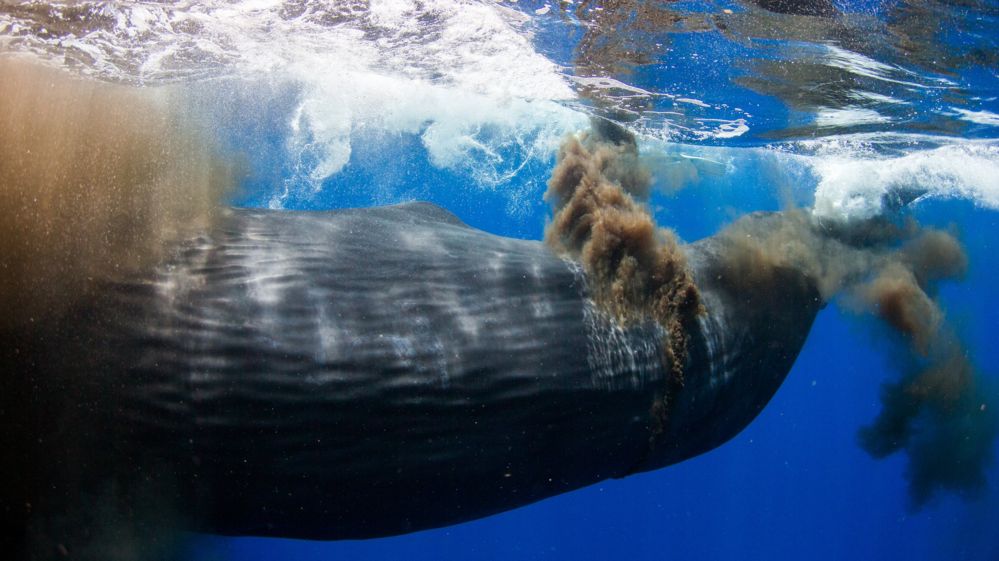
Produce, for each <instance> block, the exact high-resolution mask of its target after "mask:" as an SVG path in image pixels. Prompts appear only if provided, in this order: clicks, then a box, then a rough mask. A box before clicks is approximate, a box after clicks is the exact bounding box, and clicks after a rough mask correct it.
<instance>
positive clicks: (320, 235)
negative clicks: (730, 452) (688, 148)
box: [2, 203, 821, 539]
mask: <svg viewBox="0 0 999 561" xmlns="http://www.w3.org/2000/svg"><path fill="white" fill-rule="evenodd" d="M719 248H720V242H719V241H718V240H717V239H714V238H707V239H705V240H701V241H699V242H697V243H693V244H690V245H688V246H686V247H685V252H686V255H687V260H688V264H689V267H690V268H691V271H692V273H693V276H694V279H695V281H696V283H697V286H698V288H699V290H700V294H701V299H702V302H703V304H704V313H703V314H701V315H700V316H699V317H698V319H697V321H696V329H694V332H693V333H691V334H690V343H689V348H688V353H687V357H686V364H685V365H684V372H685V375H684V380H683V384H682V387H680V388H679V389H678V390H677V391H675V392H674V394H673V395H672V396H671V399H670V401H669V405H668V408H667V409H666V410H665V422H660V423H657V422H656V420H655V418H654V415H653V410H654V409H655V407H656V405H657V403H659V404H660V405H661V402H662V399H663V395H664V391H665V390H666V387H667V385H668V384H669V382H670V381H669V378H668V377H669V371H670V369H669V365H668V364H665V363H664V361H665V359H664V358H663V357H664V355H663V352H662V342H663V337H664V332H663V329H662V328H661V327H660V326H658V325H657V324H655V323H652V322H649V323H641V322H635V323H632V324H629V325H626V326H621V325H619V324H618V323H617V322H616V321H615V320H614V319H613V318H611V317H610V316H608V315H607V314H606V313H604V312H603V311H601V310H600V309H599V308H598V307H597V306H596V305H595V304H594V303H593V301H592V300H591V299H590V289H589V287H588V284H587V278H586V275H585V274H584V273H583V272H582V271H581V270H580V267H579V266H578V265H576V264H574V263H572V262H570V261H567V260H564V259H562V258H560V257H558V256H556V255H555V254H553V253H552V252H551V251H550V250H549V249H548V248H547V247H546V246H545V245H544V244H542V243H541V242H537V241H525V240H518V239H509V238H503V237H498V236H495V235H492V234H489V233H486V232H483V231H480V230H477V229H474V228H471V227H469V226H467V225H465V224H463V223H462V222H461V221H460V220H458V219H457V218H456V217H454V216H453V215H451V214H450V213H448V212H446V211H444V210H443V209H440V208H438V207H436V206H433V205H430V204H426V203H412V204H406V205H398V206H391V207H381V208H373V209H356V210H339V211H330V212H290V211H267V210H246V209H231V210H228V211H226V212H225V214H224V215H223V216H222V217H221V218H220V219H219V222H218V224H217V225H216V226H215V228H214V229H213V230H212V231H211V233H210V234H209V235H205V236H203V237H200V238H197V239H193V240H188V241H186V242H184V243H181V244H178V246H177V247H176V248H175V249H174V250H173V251H172V253H171V256H170V257H169V258H168V259H166V260H164V261H163V262H162V263H161V264H160V265H158V266H157V267H156V268H155V270H151V271H147V272H145V273H143V274H139V275H131V276H128V277H126V278H121V279H115V280H114V281H105V282H102V283H101V284H100V285H99V286H98V288H97V289H95V290H94V291H93V293H92V297H91V298H88V299H87V300H86V301H85V302H81V303H79V304H77V305H76V306H74V307H73V308H72V309H71V310H70V311H69V312H66V313H65V314H63V315H61V316H60V317H59V318H58V319H57V320H52V321H49V322H47V323H46V322H40V323H39V324H37V325H35V327H33V328H31V329H24V330H21V331H19V332H18V333H17V334H8V335H6V336H5V337H6V338H7V339H8V340H7V341H5V348H6V349H7V350H5V351H4V354H3V360H4V365H3V366H4V371H5V375H4V384H5V388H4V390H5V392H4V397H3V416H4V421H5V422H4V427H5V428H4V435H3V443H2V444H3V446H4V447H5V450H7V451H11V453H10V454H7V455H6V457H7V459H5V460H4V463H5V466H4V473H3V494H4V495H3V496H4V499H5V501H6V502H7V503H8V504H11V505H15V506H14V507H13V508H8V509H6V511H5V513H4V516H5V519H6V521H5V525H6V527H7V528H8V529H10V528H14V531H13V533H15V534H16V533H17V532H28V533H31V528H32V526H33V525H36V526H37V525H43V526H44V525H46V524H47V526H46V527H47V528H56V529H55V530H51V529H50V530H47V531H49V532H56V533H57V532H58V528H60V527H62V526H60V525H59V524H58V523H56V522H51V519H52V517H51V516H48V515H46V514H43V513H45V512H74V509H76V511H83V510H87V509H88V508H90V507H89V506H86V505H89V504H91V503H89V502H87V501H90V500H91V499H92V498H93V497H108V496H111V497H112V498H113V499H114V501H117V502H115V504H116V505H122V504H124V505H126V506H125V507H122V508H120V509H119V510H121V511H123V512H126V513H128V515H129V516H131V517H145V519H147V520H150V521H151V522H150V524H155V523H156V519H157V516H163V517H166V516H167V515H166V514H164V513H167V512H169V513H170V514H169V518H170V521H171V523H176V524H178V525H179V526H181V527H183V528H186V529H191V530H196V531H202V532H209V533H217V534H228V535H261V536H283V537H294V538H308V539H342V538H373V537H379V536H388V535H394V534H400V533H406V532H411V531H416V530H421V529H427V528H434V527H440V526H445V525H449V524H455V523H459V522H463V521H468V520H473V519H477V518H481V517H484V516H488V515H491V514H494V513H498V512H502V511H505V510H509V509H513V508H516V507H518V506H522V505H526V504H529V503H532V502H535V501H538V500H541V499H544V498H546V497H551V496H553V495H557V494H560V493H564V492H567V491H571V490H573V489H577V488H580V487H584V486H587V485H591V484H593V483H596V482H598V481H601V480H604V479H607V478H620V477H625V476H628V475H629V474H633V473H637V472H643V471H648V470H653V469H657V468H660V467H663V466H667V465H670V464H673V463H676V462H680V461H683V460H685V459H687V458H690V457H692V456H696V455H698V454H701V453H703V452H706V451H708V450H710V449H712V448H714V447H716V446H718V445H720V444H722V443H723V442H725V441H726V440H728V439H730V438H732V437H733V436H735V435H736V434H737V433H738V432H739V431H740V430H742V429H743V428H744V427H745V426H746V425H747V424H748V423H749V422H750V421H751V420H752V419H753V418H754V417H755V416H756V415H757V414H758V413H759V412H760V411H761V410H762V408H763V407H764V406H765V404H766V403H767V401H768V400H769V399H770V398H771V396H772V395H773V394H774V392H775V391H776V390H777V388H778V387H779V385H780V384H781V382H782V381H783V379H784V377H785V376H786V374H787V372H788V371H789V370H790V368H791V366H792V364H793V363H794V360H795V358H796V356H797V354H798V352H799V350H800V348H801V346H802V345H803V343H804V341H805V338H806V337H807V334H808V331H809V328H810V326H811V323H812V321H813V319H814V317H815V315H816V313H817V311H818V309H819V308H820V306H821V302H820V298H819V295H818V292H817V290H816V287H815V284H814V282H812V281H810V280H809V279H808V278H807V277H805V276H804V275H803V274H801V273H800V272H798V271H796V270H792V269H786V270H780V271H778V274H776V275H775V276H774V281H773V282H772V283H770V284H768V285H766V286H758V287H755V288H753V289H752V290H749V289H746V288H745V286H744V285H743V284H739V283H736V282H734V279H731V278H729V277H727V276H726V274H725V270H724V267H723V265H722V263H721V261H722V260H721V258H720V257H719V255H720V249H719ZM11 349H14V350H11ZM25 504H29V505H30V506H29V507H26V508H22V507H21V505H25ZM143 505H145V506H143ZM151 505H155V507H153V506H151ZM145 507H149V508H145ZM45 520H49V522H44V521H45ZM25 528H27V530H25Z"/></svg>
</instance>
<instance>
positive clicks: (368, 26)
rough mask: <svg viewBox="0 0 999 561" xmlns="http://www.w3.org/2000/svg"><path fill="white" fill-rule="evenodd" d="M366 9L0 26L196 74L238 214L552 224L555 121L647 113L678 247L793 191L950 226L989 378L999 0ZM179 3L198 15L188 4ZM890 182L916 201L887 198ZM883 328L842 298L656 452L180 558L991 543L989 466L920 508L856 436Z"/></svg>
mask: <svg viewBox="0 0 999 561" xmlns="http://www.w3.org/2000/svg"><path fill="white" fill-rule="evenodd" d="M348 4H349V5H350V6H355V4H354V3H334V4H332V5H328V4H326V3H321V2H287V3H281V2H244V3H238V2H237V3H232V4H231V5H230V4H226V3H218V4H217V5H216V4H214V3H207V4H205V6H203V7H198V6H196V5H186V4H185V5H177V6H173V7H170V6H165V5H163V4H160V3H155V2H153V3H141V2H129V3H121V5H120V6H115V5H111V4H106V3H99V2H98V3H84V5H86V6H91V7H92V8H93V10H94V13H95V14H104V15H107V14H113V16H114V17H111V16H109V21H112V23H109V24H107V27H106V28H96V29H97V30H96V31H94V29H95V28H94V27H93V26H89V27H88V26H83V25H82V24H81V28H85V29H83V30H82V31H80V30H77V31H74V32H72V33H68V32H65V31H63V32H62V33H63V35H61V36H59V37H57V39H58V41H55V40H54V39H53V38H52V35H53V34H58V30H56V31H53V32H50V33H48V34H46V33H41V32H39V31H38V25H42V24H44V21H43V19H44V18H58V17H62V16H59V15H58V14H55V13H54V12H46V13H42V12H40V11H27V10H26V11H23V12H18V11H17V10H13V9H10V10H5V11H4V14H5V15H4V18H5V19H0V34H3V37H4V38H5V40H4V43H3V44H4V45H6V48H7V49H11V50H19V49H23V50H31V51H35V52H43V53H48V54H50V55H51V54H52V53H55V54H56V56H55V58H56V59H59V60H65V61H69V60H73V61H75V62H73V63H72V64H70V63H67V65H68V66H71V67H75V68H78V69H80V68H82V72H83V73H86V74H91V75H94V76H97V77H99V78H103V79H111V80H115V81H123V82H127V83H137V84H140V85H144V86H159V85H166V87H172V88H176V89H180V90H182V91H183V92H184V96H185V103H186V104H187V107H188V109H189V111H190V113H191V114H192V115H195V116H196V117H197V119H198V120H199V121H200V122H201V123H202V125H203V126H204V127H205V128H206V129H207V130H210V131H211V132H212V134H213V135H214V137H215V138H216V139H217V140H218V142H219V143H220V145H222V146H224V147H225V149H226V150H227V151H230V152H232V153H234V154H238V155H239V157H240V158H241V159H242V161H244V162H245V167H246V177H245V178H244V180H243V181H242V184H241V185H240V188H239V191H238V192H237V193H236V194H235V195H234V196H233V200H232V201H230V202H231V203H232V204H234V205H236V206H246V207H270V208H281V209H308V210H321V209H332V208H346V207H368V206H374V205H381V204H391V203H398V202H405V201H411V200H427V201H431V202H434V203H436V204H438V205H440V206H442V207H444V208H447V209H449V210H451V211H452V212H454V213H455V214H457V215H458V216H459V217H460V218H461V219H462V220H464V221H465V222H466V223H468V224H469V225H471V226H474V227H476V228H480V229H483V230H485V231H488V232H492V233H495V234H498V235H504V236H512V237H518V238H525V239H541V238H542V236H543V232H544V228H545V226H546V224H547V221H548V220H549V219H550V216H551V210H550V207H549V206H548V204H547V203H546V202H545V200H544V198H543V193H544V190H545V183H546V181H547V179H548V177H549V175H550V173H551V170H552V168H553V167H554V165H555V151H556V148H557V146H558V142H559V141H560V139H561V138H562V137H563V136H564V135H566V134H569V133H572V132H575V131H578V130H582V129H585V128H586V127H587V126H588V119H589V118H590V117H591V116H599V117H603V118H609V119H612V120H614V121H616V122H618V123H620V124H621V125H623V126H625V127H626V128H628V129H629V130H631V131H633V132H634V133H636V134H637V136H638V139H639V143H640V147H641V150H642V154H643V156H644V157H645V159H646V163H647V165H648V166H649V167H650V168H651V170H652V173H653V176H654V177H655V186H654V189H653V194H652V197H651V199H650V201H649V208H650V209H651V210H652V212H653V214H654V216H655V218H656V220H657V221H658V223H659V224H661V225H663V226H668V227H670V228H672V229H674V230H675V231H676V232H677V234H678V235H679V236H680V237H681V238H682V239H684V240H687V241H693V240H697V239H699V238H701V237H703V236H707V235H710V234H712V233H714V232H716V231H717V230H718V229H719V228H721V227H722V226H724V225H726V224H729V223H731V222H732V221H733V220H734V219H736V218H737V217H739V216H742V215H744V214H746V213H748V212H752V211H756V210H779V209H782V208H787V207H788V206H801V207H805V208H813V209H815V210H814V211H815V212H817V213H825V214H826V215H828V216H836V217H840V218H846V219H850V218H853V217H867V216H871V215H878V214H890V213H896V214H898V215H904V216H907V217H911V218H915V219H917V220H918V221H919V222H921V223H923V224H926V225H933V226H938V227H941V228H951V229H953V231H955V232H956V233H957V235H958V237H959V239H960V240H961V242H962V243H963V244H964V247H965V249H966V251H967V254H968V260H969V268H968V271H967V273H966V275H965V276H964V278H962V279H960V280H957V281H947V282H945V283H943V284H942V285H941V286H940V289H939V293H938V294H937V295H936V296H937V298H938V299H939V302H940V304H941V306H942V308H943V309H944V310H945V312H946V315H947V318H948V320H949V322H950V323H951V324H952V325H953V326H954V327H955V329H956V331H957V332H958V335H959V336H960V338H961V339H962V341H963V342H964V344H965V346H966V349H967V352H968V354H969V356H970V357H971V361H972V363H973V364H974V365H975V366H976V367H977V368H978V369H980V370H981V371H982V372H983V375H984V376H985V377H986V378H988V379H991V380H993V381H996V382H999V346H997V345H996V341H995V333H996V332H997V331H999V319H997V318H999V301H997V300H999V294H997V291H996V286H995V283H994V280H993V279H994V276H995V274H996V272H997V271H999V252H997V251H996V249H997V248H996V244H997V243H999V212H997V210H999V55H997V54H996V53H997V52H999V6H997V5H996V4H995V3H994V2H990V1H988V0H967V1H963V2H956V1H955V2H948V1H936V0H874V1H866V0H865V1H856V2H851V1H848V0H840V1H836V2H818V1H816V2H794V1H790V0H789V1H787V2H780V1H771V2H765V1H760V2H749V1H745V2H736V1H732V2H705V1H678V2H665V3H659V2H576V3H573V2H568V1H566V2H561V3H555V2H541V1H534V2H528V1H525V0H521V1H520V2H492V1H483V2H456V3H450V2H430V3H419V2H413V3H407V2H400V3H396V4H393V3H386V2H371V3H364V2H361V3H356V6H355V7H354V8H350V9H349V10H348V9H347V7H346V6H348ZM355 8H356V9H355ZM102 10H103V11H102ZM282 10H283V11H282ZM286 12H294V14H297V15H292V16H286V15H281V14H284V13H286ZM39 14H41V15H39ZM190 14H194V16H191V15H190ZM332 15H335V16H337V17H331V16H332ZM324 16H326V17H327V19H323V17H324ZM185 18H188V20H189V21H198V22H200V23H199V25H200V26H201V27H200V28H198V29H200V31H194V32H190V31H184V30H183V29H186V28H181V27H180V26H177V25H174V24H175V23H176V22H177V21H181V20H185ZM39 21H42V24H38V22H39ZM95 21H96V16H95ZM101 21H103V20H101ZM330 22H332V23H330ZM48 27H52V25H49V26H48ZM128 30H132V31H133V32H132V33H129V32H128ZM66 33H68V35H67V34H66ZM185 33H187V34H188V35H184V34H185ZM185 49H187V50H185ZM74 53H75V54H74ZM79 53H84V54H85V55H86V56H83V55H80V54H79ZM74 57H76V58H74ZM81 61H82V62H81ZM164 61H165V62H164ZM896 192H911V193H914V196H913V197H911V200H907V201H906V202H905V204H903V205H901V208H889V206H888V205H887V203H886V202H885V201H887V200H888V197H886V195H890V194H892V193H896ZM893 337H895V336H894V335H892V334H891V333H889V332H888V331H887V330H886V329H885V328H884V327H883V326H881V325H879V324H878V323H877V322H875V321H874V320H872V319H871V318H870V317H866V316H862V315H857V314H855V313H852V312H850V311H847V310H846V309H844V307H843V306H840V305H839V303H837V302H834V303H832V304H830V305H829V306H828V307H827V308H826V309H824V310H823V311H822V312H821V313H820V315H819V317H818V320H817V321H816V323H815V325H814V326H813V328H812V332H811V334H810V336H809V339H808V342H807V344H806V346H805V348H804V350H803V351H802V353H801V355H800V356H799V358H798V360H797V362H796V364H795V366H794V368H793V370H792V371H791V373H790V374H789V375H788V377H787V380H786V381H785V382H784V384H783V386H782V387H781V389H780V390H779V391H778V393H777V394H776V396H775V397H774V398H773V400H772V401H771V403H770V404H769V405H768V406H767V407H766V408H765V409H764V410H763V412H762V414H761V415H760V416H759V417H758V418H757V419H756V420H755V421H754V422H753V423H752V424H751V425H750V426H749V427H748V428H747V429H746V430H745V431H743V432H742V433H741V434H740V435H739V436H738V437H737V438H735V439H734V440H732V441H731V442H728V443H727V444H725V445H723V446H722V447H720V448H718V449H716V450H714V451H711V452H709V453H707V454H704V455H703V456H700V457H697V458H694V459H692V460H689V461H686V462H684V463H681V464H679V465H675V466H672V467H669V468H667V469H663V470H660V471H657V472H654V473H648V474H641V475H635V476H631V477H629V478H626V479H623V480H610V481H606V482H604V483H601V484H598V485H595V486H592V487H589V488H586V489H583V490H580V491H576V492H573V493H570V494H567V495H562V496H558V497H555V498H552V499H548V500H545V501H543V502H541V503H538V504H534V505H530V506H527V507H524V508H520V509H517V510H514V511H511V512H507V513H504V514H500V515H496V516H493V517H490V518H487V519H484V520H478V521H474V522H470V523H466V524H462V525H459V526H454V527H448V528H441V529H437V530H430V531H424V532H419V533H416V534H411V535H405V536H399V537H393V538H384V539H377V540H367V541H342V542H307V541H295V540H279V539H262V538H221V537H208V536H204V537H197V538H196V539H195V542H194V545H193V546H192V548H191V550H190V552H189V555H190V558H191V559H195V560H199V561H208V560H213V559H227V560H232V561H240V560H264V559H282V560H312V559H344V560H352V561H353V560H367V559H370V560H375V559H403V558H405V559H409V560H414V561H415V560H420V559H428V560H429V559H433V560H441V559H538V560H541V559H543V560H563V559H572V560H574V561H578V560H585V559H593V560H597V559H633V560H644V559H648V560H653V559H654V560H662V559H718V560H734V559H760V560H762V559H805V558H807V559H829V560H840V559H905V560H907V561H917V560H964V559H967V560H991V559H999V532H997V531H996V528H997V527H999V469H997V467H996V465H995V462H993V463H992V465H991V466H990V467H989V469H988V475H987V476H988V479H989V484H988V487H987V488H986V489H985V490H984V491H982V492H981V493H979V494H978V495H977V496H975V497H973V498H971V499H970V500H969V499H966V498H964V497H959V496H956V495H954V494H951V493H940V494H938V495H937V496H935V497H934V498H933V500H931V501H930V502H929V503H928V504H927V505H924V506H922V507H919V508H914V507H913V506H912V504H911V501H910V497H909V494H908V488H907V480H906V470H907V464H906V459H905V457H904V455H902V454H895V455H893V456H889V457H888V458H886V459H883V460H877V459H874V458H872V457H870V456H869V455H868V454H867V453H865V452H864V451H863V450H862V449H861V448H860V447H859V446H858V444H857V431H858V429H859V428H860V427H861V426H864V425H866V424H868V423H869V422H870V421H871V420H872V419H873V418H874V417H875V416H876V415H877V413H878V411H879V409H880V403H879V392H880V388H881V385H882V384H883V383H884V382H886V381H890V380H893V379H895V378H897V376H898V369H899V364H898V363H899V359H898V357H897V355H898V347H899V344H898V341H897V340H895V339H893Z"/></svg>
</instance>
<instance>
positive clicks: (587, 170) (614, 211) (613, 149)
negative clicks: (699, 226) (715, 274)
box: [545, 120, 701, 439]
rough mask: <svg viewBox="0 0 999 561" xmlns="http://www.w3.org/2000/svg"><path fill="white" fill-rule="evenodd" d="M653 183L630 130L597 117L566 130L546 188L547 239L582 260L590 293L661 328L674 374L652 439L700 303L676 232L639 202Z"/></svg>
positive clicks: (628, 317) (621, 315) (619, 315)
mask: <svg viewBox="0 0 999 561" xmlns="http://www.w3.org/2000/svg"><path fill="white" fill-rule="evenodd" d="M650 185H651V175H650V174H649V172H648V171H647V170H645V169H644V168H643V167H642V166H641V165H639V163H638V147H637V144H636V142H635V138H634V136H632V135H631V134H630V133H628V132H627V131H625V130H624V129H622V128H620V127H617V126H616V125H613V124H611V123H609V122H606V121H601V120H595V121H594V123H593V127H592V129H591V131H589V132H587V133H583V134H582V135H580V136H579V137H570V138H568V139H567V140H566V141H565V143H564V144H563V145H562V147H561V149H560V150H559V154H558V165H557V166H556V167H555V170H554V171H553V173H552V177H551V179H550V180H549V182H548V192H547V193H546V195H545V198H546V199H547V200H548V201H549V202H550V203H551V204H552V206H553V208H554V211H555V214H554V217H553V219H552V222H551V224H550V225H549V227H548V229H547V232H546V233H545V240H546V242H547V243H548V244H549V246H550V247H552V248H553V249H554V250H555V251H556V252H558V253H560V254H562V255H564V256H566V257H568V258H570V259H573V260H575V261H578V262H580V263H581V264H582V267H583V269H584V271H585V272H586V275H587V278H588V279H589V281H590V289H591V291H592V294H593V298H594V301H595V302H596V303H597V305H598V306H600V307H601V308H603V309H604V310H605V311H607V312H608V313H610V314H611V315H612V316H613V317H615V318H616V319H617V320H618V321H620V322H621V323H623V324H627V323H629V322H633V321H648V320H652V321H656V322H658V323H659V324H660V325H661V326H662V327H663V328H664V329H665V331H666V337H665V339H666V340H665V341H664V342H663V352H664V359H665V360H664V364H668V365H669V368H670V370H671V374H672V376H671V379H670V382H669V387H667V388H666V391H665V392H664V396H663V399H662V400H661V401H660V402H658V403H656V404H654V405H653V409H654V410H653V416H654V418H656V419H657V421H658V423H659V426H658V427H656V428H655V429H654V431H653V432H654V435H653V439H654V436H655V434H656V433H658V432H661V430H662V425H663V423H664V422H665V415H666V411H668V409H669V402H670V398H671V396H672V395H673V394H674V393H675V392H676V391H678V390H679V389H680V388H682V386H683V369H684V365H685V362H686V357H687V344H688V339H689V333H690V328H691V326H692V324H693V322H694V321H695V319H696V317H697V315H698V314H699V313H700V311H701V305H700V298H699V295H698V291H697V287H696V286H695V285H694V282H693V278H692V277H691V275H690V272H689V271H688V269H687V266H686V260H685V258H684V255H683V251H682V249H681V248H680V245H679V243H678V242H677V238H676V235H675V234H674V233H673V232H672V231H669V230H666V229H663V228H659V227H657V226H656V224H655V222H654V221H653V219H652V216H651V215H650V214H649V212H648V210H646V208H645V207H644V206H643V205H642V204H641V203H640V202H638V201H639V200H641V199H642V198H644V197H647V196H648V193H649V186H650Z"/></svg>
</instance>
